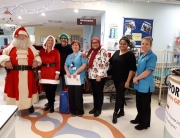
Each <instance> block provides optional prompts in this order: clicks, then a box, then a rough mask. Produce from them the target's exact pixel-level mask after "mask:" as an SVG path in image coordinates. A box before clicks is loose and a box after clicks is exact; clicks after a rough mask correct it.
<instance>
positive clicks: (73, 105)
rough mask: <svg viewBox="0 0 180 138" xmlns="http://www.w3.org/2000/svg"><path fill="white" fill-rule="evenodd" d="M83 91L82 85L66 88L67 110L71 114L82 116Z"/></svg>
mask: <svg viewBox="0 0 180 138" xmlns="http://www.w3.org/2000/svg"><path fill="white" fill-rule="evenodd" d="M83 89H84V85H80V86H74V85H73V86H71V85H69V86H68V94H69V108H70V113H71V114H81V115H82V114H84V109H83Z"/></svg>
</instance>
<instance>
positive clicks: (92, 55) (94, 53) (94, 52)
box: [87, 37, 101, 68]
mask: <svg viewBox="0 0 180 138" xmlns="http://www.w3.org/2000/svg"><path fill="white" fill-rule="evenodd" d="M93 40H97V41H98V43H99V47H98V48H97V49H94V48H93V47H92V41H93ZM100 49H101V46H100V40H99V38H96V37H95V38H92V40H91V49H90V50H89V52H88V55H87V57H89V55H90V54H91V53H92V54H91V57H90V59H89V63H88V68H92V65H93V61H94V58H95V56H96V55H97V53H98V51H99V50H100Z"/></svg>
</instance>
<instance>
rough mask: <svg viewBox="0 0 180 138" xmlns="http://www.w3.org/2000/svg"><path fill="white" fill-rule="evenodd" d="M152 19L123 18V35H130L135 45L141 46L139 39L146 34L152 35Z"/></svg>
mask: <svg viewBox="0 0 180 138" xmlns="http://www.w3.org/2000/svg"><path fill="white" fill-rule="evenodd" d="M152 30H153V20H149V19H136V18H124V26H123V35H132V39H133V40H134V41H135V42H136V47H140V46H141V39H142V38H144V37H146V36H151V37H152Z"/></svg>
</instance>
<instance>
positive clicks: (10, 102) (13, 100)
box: [4, 93, 39, 110]
mask: <svg viewBox="0 0 180 138" xmlns="http://www.w3.org/2000/svg"><path fill="white" fill-rule="evenodd" d="M38 100H39V95H38V93H36V94H33V95H32V98H28V99H24V100H23V101H21V102H20V101H16V98H10V97H8V96H7V94H5V93H4V101H6V104H7V105H17V106H18V110H23V109H28V108H30V107H31V106H32V105H33V104H34V103H36V102H38Z"/></svg>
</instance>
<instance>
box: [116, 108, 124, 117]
mask: <svg viewBox="0 0 180 138" xmlns="http://www.w3.org/2000/svg"><path fill="white" fill-rule="evenodd" d="M124 114H125V113H124V109H121V110H120V111H119V113H118V114H117V118H119V117H121V116H124Z"/></svg>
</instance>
